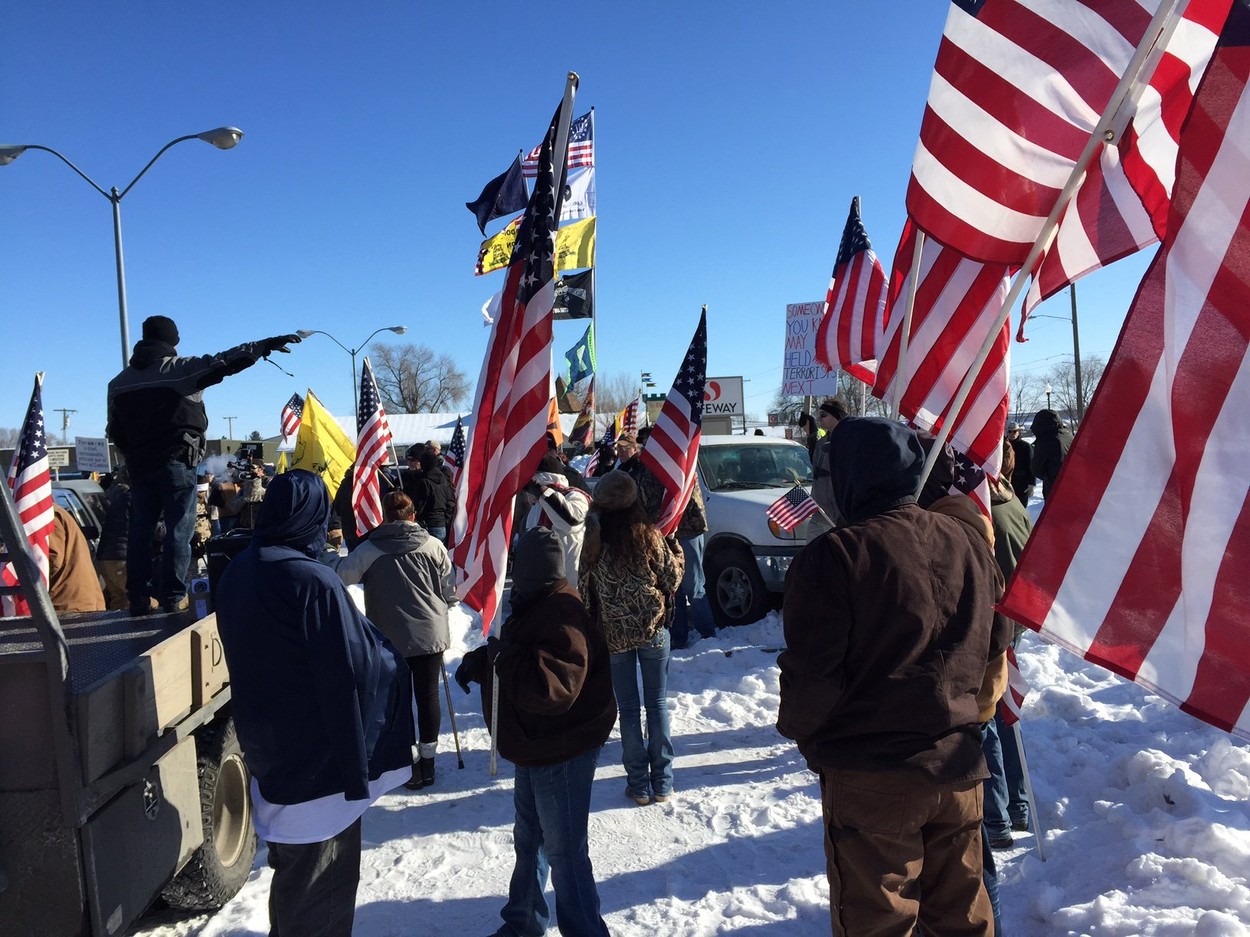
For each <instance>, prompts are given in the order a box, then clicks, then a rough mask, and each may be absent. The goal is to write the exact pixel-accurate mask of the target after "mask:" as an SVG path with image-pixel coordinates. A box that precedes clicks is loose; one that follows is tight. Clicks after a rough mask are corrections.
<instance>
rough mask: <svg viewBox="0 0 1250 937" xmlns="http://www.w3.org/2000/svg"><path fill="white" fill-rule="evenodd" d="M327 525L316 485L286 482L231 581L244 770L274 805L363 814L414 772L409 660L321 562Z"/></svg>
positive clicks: (288, 478) (223, 606)
mask: <svg viewBox="0 0 1250 937" xmlns="http://www.w3.org/2000/svg"><path fill="white" fill-rule="evenodd" d="M329 519H330V497H329V494H328V492H327V491H326V486H325V482H323V481H322V480H321V479H320V478H319V477H318V476H317V475H314V474H313V473H311V472H306V471H303V470H295V471H290V472H286V473H284V474H282V475H279V476H277V478H275V479H274V480H273V482H272V483H271V484H270V486H269V489H268V491H267V493H266V495H265V500H264V502H263V504H262V506H261V510H260V518H259V521H258V523H257V526H256V528H255V530H254V531H253V534H252V542H251V544H250V545H249V546H248V548H247V549H245V550H244V551H243V552H241V553H240V554H239V555H238V556H236V557H235V558H234V559H233V560H232V561H231V562H230V565H229V566H228V567H227V568H226V570H225V572H224V573H223V575H222V578H221V584H220V586H219V587H218V592H217V596H216V606H217V625H218V628H219V630H220V633H221V643H222V646H223V647H224V649H225V652H226V662H227V664H228V665H229V668H230V683H231V687H232V703H231V706H232V711H233V715H234V721H235V725H236V726H237V728H238V733H239V741H240V742H241V744H242V746H243V752H244V755H243V757H244V761H246V763H247V766H248V768H249V769H250V770H251V772H252V777H253V780H254V782H255V783H256V785H257V786H258V788H259V791H260V794H261V795H262V797H263V798H264V800H265V801H266V802H268V803H269V804H288V805H289V804H301V803H304V802H307V801H313V800H316V799H318V798H324V797H327V796H329V795H334V794H341V795H344V796H345V797H346V799H347V800H349V801H361V802H362V804H361V806H360V808H359V809H360V810H363V808H364V807H365V806H367V805H368V801H369V800H370V799H371V798H372V797H373V796H375V792H374V791H371V788H370V782H371V781H376V780H377V779H379V778H380V777H381V776H382V775H383V774H384V773H386V772H389V771H393V770H396V769H402V770H403V776H402V777H400V778H399V782H402V781H403V779H404V778H406V777H407V776H408V771H409V770H410V769H411V765H412V754H411V749H412V745H413V743H414V732H413V719H412V682H411V677H410V675H409V670H408V665H407V664H406V663H405V661H404V659H403V658H402V657H401V656H400V655H399V653H398V652H397V651H396V650H395V648H393V647H392V646H391V645H390V644H388V643H387V642H386V639H385V638H383V637H382V635H381V633H380V632H378V630H377V629H375V628H374V627H373V625H372V624H370V622H369V620H368V619H367V618H365V617H364V616H363V615H361V614H360V612H358V611H357V610H356V606H355V604H354V603H353V602H352V600H351V597H350V596H349V595H348V594H347V588H346V587H345V586H344V585H343V583H342V582H341V581H339V577H338V576H337V575H336V574H335V572H334V571H333V570H332V569H330V568H329V567H327V566H323V565H322V564H321V563H319V562H318V561H317V560H316V559H315V557H317V555H318V554H319V553H320V550H321V548H322V546H323V545H324V544H325V541H326V529H327V526H328V523H329ZM357 816H359V813H357ZM351 822H354V821H353V820H349V821H348V823H347V824H345V825H344V826H343V827H341V828H340V829H339V830H338V831H332V832H331V834H330V835H334V833H335V832H341V830H342V829H345V828H346V826H347V825H349V824H350V823H351ZM262 835H263V834H262ZM321 838H327V837H321ZM279 841H285V842H291V841H301V840H290V839H287V840H279ZM302 841H304V842H314V841H317V839H316V838H314V839H305V840H302Z"/></svg>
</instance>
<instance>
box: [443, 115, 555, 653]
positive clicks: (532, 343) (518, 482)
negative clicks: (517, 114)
mask: <svg viewBox="0 0 1250 937" xmlns="http://www.w3.org/2000/svg"><path fill="white" fill-rule="evenodd" d="M568 120H569V114H568V113H566V112H565V109H564V106H563V104H562V105H561V106H560V107H559V108H557V110H556V113H555V116H554V117H553V118H552V119H551V126H550V127H548V128H547V135H546V137H545V138H544V140H543V144H542V147H541V152H540V153H539V160H538V176H537V179H536V181H535V184H534V191H533V194H532V195H531V196H530V202H529V205H528V207H527V208H526V209H525V215H524V216H523V218H522V221H521V228H520V231H519V233H518V235H517V246H516V250H515V251H514V252H513V255H512V256H513V261H512V264H511V266H510V267H509V268H508V275H507V280H506V281H505V284H504V290H503V297H502V299H501V300H500V310H499V316H498V319H497V321H496V322H495V325H494V328H493V329H492V331H491V336H490V342H489V343H488V344H487V347H486V357H485V359H484V360H483V361H482V373H481V376H480V377H479V378H478V382H477V394H476V399H475V400H474V405H473V428H472V431H471V432H470V433H469V442H468V448H467V449H466V451H465V457H464V465H463V466H462V467H461V470H460V478H459V480H458V482H457V484H456V520H455V525H454V531H455V532H454V536H455V544H456V545H455V550H454V553H453V559H454V562H455V564H456V566H458V567H460V568H461V569H462V570H464V580H463V581H462V582H461V583H460V586H459V590H460V596H461V598H462V599H463V600H464V603H465V604H466V605H467V606H469V607H470V608H472V609H474V610H475V611H477V612H479V613H480V614H481V616H482V630H483V632H486V631H489V630H490V627H491V622H492V621H493V620H494V617H495V612H496V611H497V610H498V607H499V600H500V596H501V594H502V592H503V582H504V575H505V571H506V567H507V555H508V542H509V540H510V538H511V534H512V511H513V502H514V499H515V498H516V495H517V494H518V492H520V490H521V488H522V487H524V485H525V483H526V482H527V481H529V479H530V477H531V476H532V475H533V468H534V466H535V465H537V464H538V460H539V459H540V458H541V457H542V455H543V453H545V452H546V451H547V401H548V399H549V398H548V395H549V392H550V387H551V310H552V306H553V305H554V303H555V225H556V219H557V218H558V217H559V216H560V204H561V198H562V195H563V193H562V191H561V190H560V188H559V186H558V177H559V174H558V173H557V171H556V169H555V167H554V166H553V160H554V155H553V150H554V148H555V145H556V137H557V135H558V133H559V130H560V127H561V125H563V126H565V127H567V126H568Z"/></svg>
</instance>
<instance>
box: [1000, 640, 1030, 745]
mask: <svg viewBox="0 0 1250 937" xmlns="http://www.w3.org/2000/svg"><path fill="white" fill-rule="evenodd" d="M1031 689H1033V687H1032V686H1030V685H1029V681H1028V680H1026V679H1024V674H1022V673H1021V672H1020V664H1019V663H1018V662H1017V661H1016V649H1015V648H1014V647H1011V646H1010V645H1009V646H1008V647H1007V692H1005V693H1004V694H1003V695H1002V696H1001V697H1000V698H999V700H998V715H999V717H1000V718H1001V719H1002V720H1003V725H1005V726H1013V725H1015V724H1016V723H1017V722H1019V721H1020V714H1021V711H1022V709H1023V707H1024V698H1025V697H1026V696H1028V695H1029V690H1031Z"/></svg>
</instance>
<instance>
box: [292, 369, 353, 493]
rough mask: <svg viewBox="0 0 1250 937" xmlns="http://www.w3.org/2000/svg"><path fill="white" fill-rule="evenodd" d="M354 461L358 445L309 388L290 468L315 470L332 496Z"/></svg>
mask: <svg viewBox="0 0 1250 937" xmlns="http://www.w3.org/2000/svg"><path fill="white" fill-rule="evenodd" d="M355 461H356V446H355V445H354V444H353V443H352V441H351V440H350V439H348V438H347V434H346V433H344V432H343V430H342V429H341V428H340V427H339V425H338V423H336V422H334V417H332V416H330V413H329V411H327V410H326V408H325V407H324V406H322V404H321V401H320V400H318V399H317V398H316V396H315V395H314V394H313V392H312V391H311V390H309V391H308V396H307V397H305V398H304V419H303V422H301V423H300V425H299V435H298V436H297V437H296V438H295V453H294V456H293V457H292V459H291V468H293V469H307V470H308V471H310V472H316V473H317V474H318V475H320V476H321V480H322V481H324V482H325V483H326V487H327V488H329V489H330V497H331V498H333V497H334V495H335V493H336V492H338V490H339V484H340V483H341V482H342V481H343V476H344V475H346V474H347V473H348V472H350V471H351V469H352V463H354V462H355Z"/></svg>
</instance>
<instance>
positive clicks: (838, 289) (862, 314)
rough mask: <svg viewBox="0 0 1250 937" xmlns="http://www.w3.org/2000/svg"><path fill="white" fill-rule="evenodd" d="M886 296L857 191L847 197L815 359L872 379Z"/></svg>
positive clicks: (828, 366)
mask: <svg viewBox="0 0 1250 937" xmlns="http://www.w3.org/2000/svg"><path fill="white" fill-rule="evenodd" d="M885 299H886V282H885V271H884V270H882V269H881V261H879V260H878V259H877V255H876V253H875V252H874V251H873V249H872V244H871V243H869V241H868V232H866V231H865V230H864V222H863V219H861V218H860V215H859V196H858V195H857V196H855V197H854V198H853V199H851V211H850V213H849V214H848V215H847V218H846V227H845V228H843V230H842V242H841V244H839V245H838V257H837V260H836V261H834V264H833V276H832V277H831V278H830V280H829V295H828V296H827V297H826V299H825V315H824V318H822V319H821V320H820V328H819V329H818V330H817V332H816V360H817V362H819V363H820V364H822V365H824V366H825V367H826V368H828V369H829V370H830V371H836V370H838V369H839V368H840V369H842V370H843V371H846V372H847V373H849V374H852V375H854V376H855V377H857V378H859V379H860V380H861V381H863V382H864V383H865V384H871V383H872V380H873V368H875V366H876V360H875V359H876V357H877V337H878V336H879V335H880V333H881V327H882V324H883V323H884V321H885Z"/></svg>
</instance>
